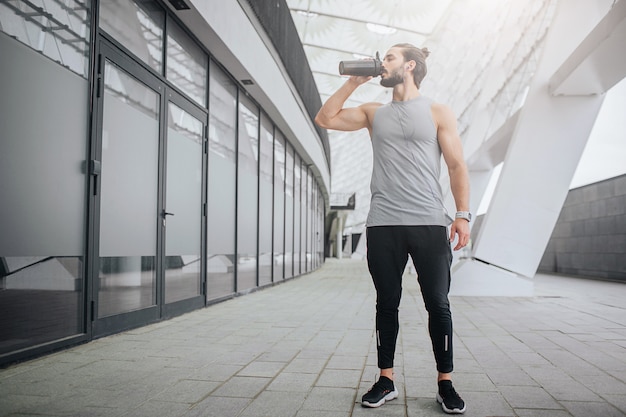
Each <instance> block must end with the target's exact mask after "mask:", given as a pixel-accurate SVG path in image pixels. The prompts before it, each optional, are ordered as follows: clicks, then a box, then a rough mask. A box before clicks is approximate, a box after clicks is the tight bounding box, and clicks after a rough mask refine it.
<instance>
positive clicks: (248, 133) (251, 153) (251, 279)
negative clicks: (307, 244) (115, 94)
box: [237, 96, 259, 291]
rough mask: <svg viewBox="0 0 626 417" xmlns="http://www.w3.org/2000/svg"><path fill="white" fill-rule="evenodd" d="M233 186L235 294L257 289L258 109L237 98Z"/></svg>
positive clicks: (243, 98) (248, 100)
mask: <svg viewBox="0 0 626 417" xmlns="http://www.w3.org/2000/svg"><path fill="white" fill-rule="evenodd" d="M240 100H241V101H240V104H239V160H238V163H239V165H238V168H237V175H238V182H237V205H238V207H237V291H245V290H248V289H250V288H254V287H256V286H257V259H256V256H257V205H258V203H257V201H258V180H259V176H258V161H259V109H258V108H257V107H256V105H255V104H254V103H252V101H250V99H248V98H247V97H245V96H240Z"/></svg>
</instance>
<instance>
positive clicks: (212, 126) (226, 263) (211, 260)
mask: <svg viewBox="0 0 626 417" xmlns="http://www.w3.org/2000/svg"><path fill="white" fill-rule="evenodd" d="M210 65H211V68H210V71H209V75H210V78H209V91H210V96H209V108H210V109H211V112H210V115H209V173H208V176H209V178H208V195H207V199H208V208H207V299H209V300H211V299H216V298H220V297H223V296H226V295H229V294H232V293H233V292H234V290H235V273H234V258H235V179H236V177H237V171H236V168H237V167H236V165H235V163H236V140H237V138H236V136H235V132H236V130H235V129H236V126H237V86H236V85H235V84H234V83H233V81H232V80H231V79H230V78H229V77H228V76H227V75H226V74H225V73H224V72H223V71H222V70H221V69H220V68H219V67H218V66H217V65H216V64H214V63H213V61H211V64H210Z"/></svg>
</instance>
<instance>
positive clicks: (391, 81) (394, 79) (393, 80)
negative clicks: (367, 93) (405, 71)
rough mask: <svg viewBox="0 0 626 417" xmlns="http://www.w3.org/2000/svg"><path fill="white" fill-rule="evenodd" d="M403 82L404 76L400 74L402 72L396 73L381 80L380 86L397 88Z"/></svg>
mask: <svg viewBox="0 0 626 417" xmlns="http://www.w3.org/2000/svg"><path fill="white" fill-rule="evenodd" d="M403 81H404V79H403V78H402V74H401V73H400V71H394V72H392V73H391V74H390V75H389V76H388V77H386V78H381V79H380V85H382V86H383V87H395V86H396V85H398V84H400V83H402V82H403Z"/></svg>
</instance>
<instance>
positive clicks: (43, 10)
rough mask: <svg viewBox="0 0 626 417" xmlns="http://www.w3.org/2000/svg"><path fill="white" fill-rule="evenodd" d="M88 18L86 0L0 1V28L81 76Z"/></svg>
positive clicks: (86, 51) (85, 63) (85, 57)
mask: <svg viewBox="0 0 626 417" xmlns="http://www.w3.org/2000/svg"><path fill="white" fill-rule="evenodd" d="M90 18H91V2H89V1H81V0H65V1H46V2H44V1H2V2H0V31H2V32H4V33H7V34H8V35H11V36H13V37H15V38H16V39H17V40H19V41H20V42H22V43H25V44H26V45H28V46H30V47H31V48H33V49H34V50H36V51H38V52H40V53H41V54H43V55H45V56H47V57H48V58H50V59H52V60H53V61H55V62H57V63H59V64H61V65H62V66H64V67H66V68H69V69H70V70H72V71H73V72H75V73H76V74H79V75H81V76H83V77H84V78H87V75H88V71H89V38H90V32H91V30H90V29H91V26H90V23H91V22H90ZM2 51H3V52H2V54H3V57H2V59H3V60H4V59H6V57H5V56H4V49H3V50H2ZM3 76H5V75H3Z"/></svg>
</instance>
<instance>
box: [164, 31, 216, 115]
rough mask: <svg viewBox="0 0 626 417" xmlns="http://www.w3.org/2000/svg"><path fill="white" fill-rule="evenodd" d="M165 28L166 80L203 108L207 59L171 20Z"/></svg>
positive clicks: (204, 103) (204, 104)
mask: <svg viewBox="0 0 626 417" xmlns="http://www.w3.org/2000/svg"><path fill="white" fill-rule="evenodd" d="M167 27H168V30H167V33H168V35H167V61H166V62H167V71H166V76H167V79H168V80H170V81H171V82H172V83H173V84H174V85H175V86H176V87H178V88H180V89H181V90H182V91H183V92H184V93H185V94H187V95H188V96H189V97H191V98H192V99H193V100H194V101H195V102H196V103H198V104H199V105H201V106H202V107H204V106H206V90H207V69H208V65H207V62H208V59H209V58H208V56H207V54H205V53H204V51H202V49H200V47H198V45H197V44H196V43H195V42H194V41H193V40H191V39H190V38H189V36H188V35H187V34H186V33H185V32H184V31H183V30H182V29H181V28H180V27H179V26H178V25H177V24H176V23H174V22H173V21H172V20H171V19H169V20H168V26H167Z"/></svg>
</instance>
